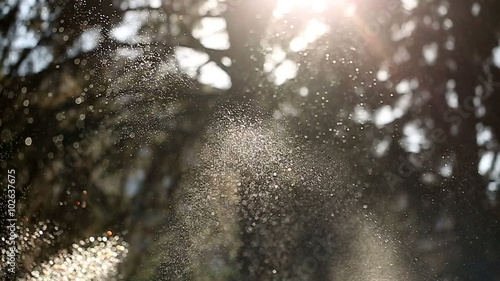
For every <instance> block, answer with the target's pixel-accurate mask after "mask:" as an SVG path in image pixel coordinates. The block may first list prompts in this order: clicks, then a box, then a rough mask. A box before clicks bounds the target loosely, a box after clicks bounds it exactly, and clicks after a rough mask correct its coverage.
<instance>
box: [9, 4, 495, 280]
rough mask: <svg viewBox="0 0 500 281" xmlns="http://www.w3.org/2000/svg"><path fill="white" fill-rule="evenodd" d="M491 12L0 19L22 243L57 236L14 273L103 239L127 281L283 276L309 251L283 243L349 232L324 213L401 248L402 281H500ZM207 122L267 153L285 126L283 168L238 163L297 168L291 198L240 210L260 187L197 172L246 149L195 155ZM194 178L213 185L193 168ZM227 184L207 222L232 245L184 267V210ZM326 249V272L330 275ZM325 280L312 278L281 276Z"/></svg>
mask: <svg viewBox="0 0 500 281" xmlns="http://www.w3.org/2000/svg"><path fill="white" fill-rule="evenodd" d="M499 14H500V3H499V2H498V1H494V0H477V1H466V0H463V1H450V0H377V1H374V0H332V1H327V0H324V1H322V0H316V1H310V2H308V1H300V0H293V1H286V0H271V1H269V0H268V1H264V0H255V1H246V0H225V1H224V0H182V1H181V0H170V1H153V0H151V1H147V0H116V1H83V0H79V1H65V0H7V1H4V2H2V3H0V22H1V25H0V36H1V37H0V39H1V40H0V54H1V55H0V68H1V72H0V91H1V96H0V107H1V113H0V118H1V119H0V126H1V127H0V155H1V163H0V165H1V167H2V171H6V170H7V169H10V168H15V169H16V171H17V174H18V180H19V182H18V184H17V188H18V190H17V191H18V197H17V198H18V200H19V205H18V209H19V218H20V219H22V221H23V222H22V223H23V227H29V226H30V225H31V224H37V223H38V222H39V221H45V220H51V221H54V222H57V224H58V225H59V226H60V228H61V229H63V230H64V231H65V233H64V234H63V235H60V236H58V238H57V243H54V244H56V245H57V246H53V245H50V246H47V245H45V246H42V245H40V246H38V247H39V248H40V247H45V248H43V249H46V250H44V251H36V250H29V251H28V250H26V251H24V252H23V253H22V255H21V257H22V259H23V261H24V262H23V263H22V264H20V265H19V267H20V268H19V270H20V272H29V271H30V270H31V269H32V268H33V266H34V265H35V264H36V263H40V262H42V261H45V260H46V259H48V258H49V257H50V256H52V255H53V254H55V253H56V252H57V251H58V250H59V249H60V248H65V247H69V245H71V243H74V242H75V241H77V240H78V239H82V237H88V236H91V235H98V234H101V233H103V232H106V231H107V230H112V231H113V232H114V233H120V234H123V235H125V239H126V240H127V242H128V243H129V244H130V249H129V256H128V258H127V260H126V261H125V263H124V265H123V268H121V272H122V275H123V276H125V277H124V278H125V279H127V280H152V279H160V280H180V279H186V280H295V279H293V278H298V277H294V276H291V275H290V274H289V272H288V271H290V270H291V268H293V267H295V266H300V263H301V262H302V260H303V257H307V256H310V255H311V254H312V253H313V251H314V247H315V246H314V245H312V246H311V245H308V244H307V243H305V244H300V243H301V242H300V241H312V240H313V237H316V236H321V237H325V236H327V235H328V233H330V232H331V231H333V230H332V229H335V228H345V229H349V228H350V227H353V228H356V226H352V225H348V226H347V227H346V226H340V224H346V223H347V222H349V219H346V220H343V219H330V218H328V217H329V212H330V211H325V210H335V212H336V213H338V214H342V215H341V216H345V217H350V216H351V215H349V214H359V215H360V216H361V215H362V214H364V212H369V215H370V217H371V218H373V221H374V224H376V225H381V226H383V228H384V229H385V230H386V231H388V232H390V233H391V235H392V237H394V240H395V241H398V243H399V244H402V245H403V246H402V247H403V248H404V249H407V252H408V255H407V256H406V257H404V258H405V259H408V264H409V265H408V267H410V268H412V270H410V271H416V272H417V273H415V274H416V275H417V276H420V277H414V278H415V280H500V279H499V278H500V270H499V268H498V266H497V264H498V262H499V257H500V243H499V240H498V237H500V225H499V222H498V219H499V216H500V208H499V202H498V189H499V187H500V160H499V159H500V157H499V153H500V151H499V146H498V136H499V134H500V131H499V130H500V115H499V113H498V106H499V104H500V101H499V97H500V95H499V86H500V47H499V39H500V38H499V32H500V25H499V24H500V17H499V16H498V15H499ZM220 120H230V121H231V120H232V121H231V122H233V123H237V124H239V125H238V126H240V130H247V129H248V130H249V132H251V130H252V128H253V127H252V126H257V125H256V124H259V122H262V124H264V125H262V126H263V127H264V128H266V129H265V130H264V131H266V130H267V131H270V132H273V134H271V135H269V136H267V135H266V134H265V133H262V134H263V135H264V137H263V138H262V139H258V140H256V143H259V141H262V142H263V143H262V144H261V145H260V146H257V147H256V148H255V149H257V148H258V147H267V145H269V146H270V147H273V145H274V146H276V147H278V146H279V147H282V146H285V144H281V143H279V142H278V141H277V142H276V143H274V142H273V138H274V136H275V135H274V133H276V135H279V133H278V131H280V129H278V127H280V128H282V127H284V128H285V130H286V131H287V134H288V135H290V136H292V139H293V144H286V145H287V146H288V145H291V146H292V147H297V149H298V150H294V151H300V153H297V154H295V155H293V154H294V153H290V152H283V153H282V154H281V156H280V157H282V158H280V159H290V160H289V161H290V163H288V162H286V161H285V162H280V161H281V160H279V161H278V162H276V163H275V162H273V161H274V160H273V159H275V158H273V157H271V156H270V155H268V154H266V153H264V152H262V153H263V154H262V155H261V156H260V157H263V158H262V159H268V160H267V161H261V163H254V164H252V165H253V166H252V167H256V166H258V165H262V166H264V167H273V168H272V169H282V168H283V169H286V168H288V167H291V166H290V165H299V164H294V163H306V164H300V165H303V166H301V169H302V171H303V172H304V173H303V174H304V175H303V176H302V177H303V178H305V179H302V181H304V182H307V183H308V184H304V186H301V187H300V188H298V189H297V190H295V191H294V192H295V193H293V194H292V193H291V192H284V191H282V192H277V193H276V194H274V193H273V191H270V194H272V197H273V198H274V196H280V197H281V198H282V199H281V200H282V202H283V203H282V205H277V206H274V205H273V206H271V207H270V206H269V205H266V204H269V203H268V199H266V198H268V197H266V198H259V199H257V198H256V197H252V194H256V193H259V192H260V190H261V189H260V186H268V185H271V184H272V185H273V186H274V184H275V182H276V184H277V180H274V181H273V180H269V179H267V178H266V177H260V176H256V175H255V174H256V173H257V172H256V171H257V170H252V169H247V170H245V169H243V168H241V167H239V166H238V165H236V164H235V165H236V168H235V169H236V170H237V171H238V173H240V174H239V175H238V177H240V178H244V179H245V180H236V179H233V177H235V178H236V176H234V175H230V173H229V172H228V174H226V173H225V172H221V171H225V170H224V169H226V168H227V165H232V164H231V163H233V162H228V163H229V164H227V163H225V162H224V163H223V164H224V165H223V166H221V167H219V168H218V166H217V165H222V164H220V163H221V162H220V161H217V160H213V159H211V158H213V157H225V156H224V154H223V152H224V151H225V150H224V149H223V148H224V147H223V148H217V149H214V151H217V153H216V154H214V155H208V156H207V155H205V156H204V155H203V154H200V153H199V151H202V150H203V147H206V145H207V143H208V147H218V146H223V144H225V143H226V142H225V140H228V139H229V140H231V138H234V141H235V142H238V141H241V145H245V146H246V147H253V143H252V142H249V143H246V141H248V140H249V139H251V138H250V135H245V134H243V135H241V136H240V135H231V134H228V135H224V136H225V137H224V138H222V139H217V138H216V139H217V140H219V142H218V143H212V142H213V140H211V139H210V136H211V134H212V133H213V131H214V130H215V131H217V130H218V129H220V127H217V126H216V125H214V123H215V124H217V122H221V121H220ZM234 120H237V121H234ZM238 120H239V121H238ZM244 120H250V121H249V123H251V124H250V125H248V124H247V123H246V121H244ZM256 120H261V121H256ZM223 127H224V126H223ZM242 128H243V129H242ZM224 129H225V130H228V131H229V132H231V129H228V128H224ZM255 132H257V133H256V134H260V133H261V131H259V130H257V129H255ZM251 136H253V135H251ZM268 137H269V140H268V139H267V138H268ZM259 144H260V143H259ZM225 147H226V149H227V148H228V147H229V149H232V148H231V144H230V143H228V144H227V145H226V146H225ZM270 149H271V148H270ZM293 149H295V148H293ZM234 150H236V149H234ZM235 153H236V152H235ZM231 155H232V154H231ZM259 155H260V154H259ZM204 157H205V158H204ZM227 157H229V156H227ZM231 157H233V156H231ZM231 157H229V158H231ZM237 157H238V156H234V159H236V158H237ZM266 157H267V158H266ZM218 159H219V158H218ZM220 159H222V158H220ZM234 161H236V160H234ZM244 161H247V160H244ZM248 161H250V160H248ZM252 161H253V160H252ZM301 161H302V162H301ZM257 162H258V161H257ZM284 163H288V164H284ZM202 165H207V166H210V167H211V169H212V170H210V171H212V172H211V174H209V175H206V174H203V173H201V174H200V173H199V172H196V171H193V170H196V169H197V167H200V166H202ZM287 165H289V166H287ZM300 165H299V166H300ZM259 169H260V168H259ZM262 169H264V168H262ZM266 169H267V168H266ZM269 169H271V168H269ZM258 171H264V170H258ZM2 173H3V174H5V173H4V172H2ZM336 174H341V175H336ZM2 178H3V177H2ZM297 181H298V180H297V179H296V178H294V177H289V178H287V177H285V178H283V179H280V184H284V185H288V184H290V185H292V186H293V185H294V184H295V183H296V182H297ZM299 181H300V180H299ZM210 182H212V184H210ZM221 182H222V183H221ZM236 184H238V186H239V188H238V190H239V191H238V192H239V193H238V197H237V199H235V200H236V201H235V202H234V204H235V206H233V207H234V208H235V209H237V210H238V211H237V215H235V217H230V218H226V219H225V220H223V219H221V221H222V222H224V221H225V222H226V223H227V225H232V226H228V229H231V230H230V231H229V230H228V231H229V232H231V233H232V234H231V235H233V236H236V237H238V238H237V239H236V240H237V241H239V242H234V244H231V245H229V244H230V243H228V245H226V244H224V243H222V242H220V243H221V245H222V244H224V246H220V248H218V250H217V251H219V252H221V253H219V252H217V251H215V250H213V249H211V250H212V251H215V252H216V253H213V252H212V255H213V256H210V255H205V256H203V257H201V256H194V258H193V256H192V255H191V256H190V255H189V254H186V253H184V252H182V251H181V250H180V246H179V245H181V246H182V247H183V248H185V249H186V251H196V249H198V248H196V247H194V246H193V245H192V243H191V242H189V241H191V240H189V239H187V240H186V239H185V234H182V231H183V230H182V227H181V226H179V225H182V224H183V223H185V224H186V225H187V224H188V223H187V222H186V221H184V222H182V223H180V221H183V220H185V218H183V216H187V217H188V220H189V219H191V218H189V217H190V213H189V211H186V209H189V208H191V207H190V206H191V205H190V204H192V206H195V205H196V204H198V203H197V202H198V200H200V201H204V200H206V198H205V197H203V196H205V195H207V196H209V197H210V195H211V193H212V191H210V190H211V189H210V186H212V185H221V186H222V185H231V186H233V185H236ZM299 185H300V184H299ZM322 185H324V187H323V186H322ZM193 186H198V187H196V188H193ZM320 186H321V188H320ZM197 188H199V189H197ZM193 190H194V191H193ZM197 190H198V191H199V192H198V191H197ZM332 190H333V191H332ZM338 190H345V192H343V191H338ZM191 192H194V193H193V194H192V193H191ZM332 192H333V193H332ZM205 193H206V194H205ZM330 193H332V194H336V195H335V197H336V198H337V199H336V200H333V199H331V198H330V197H328V196H327V195H326V194H330ZM202 195H203V196H202ZM214 196H215V195H214ZM269 196H271V195H269ZM223 198H225V197H223ZM338 198H343V199H342V200H340V199H338ZM2 200H4V199H2ZM224 200H225V199H224ZM224 200H222V201H224ZM228 200H229V199H228ZM2 202H3V201H2ZM248 202H252V204H250V203H248ZM347 202H349V203H347ZM247 203H248V204H247ZM204 204H205V203H204ZM263 204H264V205H265V206H264V205H263ZM4 206H5V204H3V203H2V208H6V207H4ZM319 206H320V207H322V208H319ZM233 207H231V208H233ZM221 208H222V207H221ZM228 208H229V207H228ZM266 208H267V209H266ZM316 208H318V209H316ZM366 209H368V211H367V210H366ZM262 210H267V211H269V210H273V211H269V212H271V213H272V212H274V213H280V214H285V213H286V214H290V217H292V218H293V219H292V220H291V221H285V220H284V219H283V220H282V221H281V220H280V219H278V220H277V221H276V222H275V224H272V226H271V223H266V222H262V220H260V221H258V219H255V218H254V215H255V217H257V215H256V214H259V212H262ZM332 212H333V211H332ZM3 215H4V214H3ZM3 215H2V216H3ZM198 215H200V217H199V218H198V221H196V218H195V219H193V221H195V222H197V223H200V225H205V224H209V223H210V219H208V218H207V217H208V215H206V214H205V215H204V214H198ZM352 216H353V217H354V216H355V215H352ZM204 220H206V222H203V223H201V221H204ZM232 220H234V221H232ZM269 221H273V218H272V215H270V217H269ZM230 222H233V223H230ZM234 225H237V227H236V228H234ZM276 225H279V227H278V226H276ZM280 225H281V226H283V225H288V226H289V227H290V228H285V227H281V226H280ZM354 225H356V223H354ZM191 227H192V228H191ZM199 227H200V229H204V228H203V226H199V225H193V226H185V229H184V231H187V232H190V233H194V232H197V231H198V228H199ZM248 227H250V228H255V229H256V230H255V231H253V232H251V231H247V229H248ZM292 228H293V229H294V230H293V231H292V230H290V229H292ZM2 231H3V230H2ZM233 232H234V233H233ZM290 233H293V235H292V234H290ZM333 233H335V235H334V236H335V237H338V239H339V240H342V239H350V238H345V236H349V235H348V234H346V233H349V232H348V231H344V230H342V231H340V230H339V231H338V233H337V232H335V231H333ZM186 235H187V234H186ZM193 235H194V234H193ZM196 235H197V234H196ZM200 235H202V236H203V235H206V234H205V233H203V232H202V231H200ZM294 235H295V236H294ZM182 237H184V238H182ZM269 237H271V238H269ZM284 237H287V239H290V241H288V240H287V241H285V240H286V239H285V238H284ZM290 237H291V238H290ZM193 239H194V238H193ZM200 239H201V238H200ZM280 239H281V240H280ZM336 239H337V238H336ZM236 240H235V241H236ZM257 240H258V241H259V242H258V243H257V244H258V245H257V246H255V245H254V244H255V243H253V242H255V241H257ZM276 241H281V242H283V241H284V242H283V243H282V244H283V245H285V246H283V247H284V248H285V249H286V251H284V253H285V254H283V255H285V256H287V257H289V260H288V259H286V261H284V260H285V259H284V258H283V256H279V254H275V253H274V252H273V251H274V250H276V247H277V245H278V244H279V243H278V242H276ZM281 242H280V243H281ZM172 243H173V244H176V243H178V244H177V245H176V247H170V246H168V245H167V246H165V245H166V244H172ZM197 243H199V244H200V243H203V242H200V241H198V242H197ZM277 243H278V244H277ZM296 244H297V245H296ZM299 244H300V245H299ZM200 245H201V244H200ZM235 245H236V246H235ZM280 245H281V244H280ZM200 247H201V246H200ZM338 247H340V248H342V247H343V246H338ZM259 248H260V249H259ZM340 248H339V249H338V253H339V254H337V255H334V256H332V257H331V259H345V257H344V256H342V255H341V254H340V253H343V251H344V250H342V249H340ZM158 249H161V250H160V251H158ZM187 249H189V250H187ZM193 249H194V250H193ZM262 249H265V250H264V251H262ZM169 251H178V253H171V254H170V252H169ZM200 251H202V250H200ZM346 251H347V250H346ZM159 252H161V253H159ZM224 255H226V257H225V258H223V260H224V262H223V263H224V264H225V265H224V266H221V265H220V264H218V265H214V263H215V262H214V260H215V259H214V256H224ZM174 256H175V257H176V259H179V260H181V261H175V262H174V261H169V258H170V259H172V257H174ZM278 256H279V257H278ZM183 259H184V260H183ZM193 259H196V260H193ZM205 259H206V260H205ZM294 259H296V261H295V260H294ZM353 263H355V262H354V261H353ZM278 265H280V266H281V270H279V272H274V271H273V270H274V268H277V266H278ZM209 272H212V273H213V276H212V275H210V274H209ZM287 272H288V273H287ZM287 274H288V275H287ZM334 274H335V272H334V270H333V269H331V268H330V267H329V265H326V263H325V264H323V263H322V264H321V265H320V266H319V270H315V272H314V274H312V275H310V276H309V277H307V278H309V279H298V280H332V279H334V278H333V277H332V276H335V275H334ZM346 274H347V275H337V276H343V277H345V278H347V277H346V276H348V273H346ZM405 276H407V278H408V280H410V279H409V278H410V277H408V276H409V275H405ZM414 276H415V275H414ZM337 278H339V277H337ZM352 278H354V280H355V279H356V278H355V277H352ZM403 279H404V278H403ZM391 280H392V279H391ZM395 280H396V279H395Z"/></svg>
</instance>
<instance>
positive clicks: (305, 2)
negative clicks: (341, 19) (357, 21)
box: [274, 0, 355, 18]
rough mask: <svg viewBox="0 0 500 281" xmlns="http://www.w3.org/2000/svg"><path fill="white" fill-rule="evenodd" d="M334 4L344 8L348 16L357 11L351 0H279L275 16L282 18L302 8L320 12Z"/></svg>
mask: <svg viewBox="0 0 500 281" xmlns="http://www.w3.org/2000/svg"><path fill="white" fill-rule="evenodd" d="M332 5H335V6H338V7H340V8H341V9H342V10H344V12H345V14H346V16H352V15H353V14H354V12H355V5H354V4H353V3H351V1H349V0H278V2H277V4H276V9H275V10H274V17H275V18H281V17H283V16H284V15H286V14H289V13H291V12H293V11H297V10H300V9H307V10H310V11H312V12H314V13H318V14H319V13H322V12H324V11H325V10H326V9H327V8H328V7H329V6H332Z"/></svg>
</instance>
